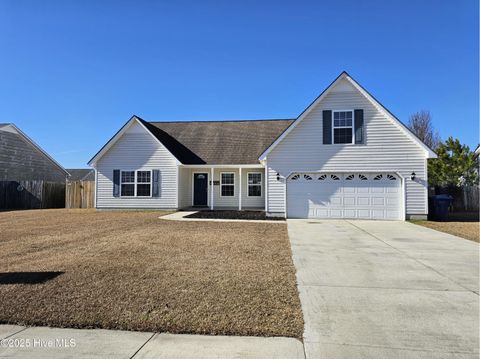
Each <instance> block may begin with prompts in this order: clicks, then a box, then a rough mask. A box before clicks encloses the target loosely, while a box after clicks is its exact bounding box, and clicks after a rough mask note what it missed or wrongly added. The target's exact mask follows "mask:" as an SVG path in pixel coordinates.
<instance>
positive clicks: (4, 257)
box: [0, 209, 303, 338]
mask: <svg viewBox="0 0 480 359" xmlns="http://www.w3.org/2000/svg"><path fill="white" fill-rule="evenodd" d="M161 214H162V213H159V212H95V211H94V210H64V209H62V210H36V211H17V212H1V213H0V228H1V230H0V248H1V261H0V298H1V300H0V323H17V324H25V325H48V326H56V327H76V328H112V329H125V330H141V331H158V332H171V333H198V334H226V335H259V336H289V337H297V338H301V335H302V332H303V319H302V313H301V309H300V302H299V298H298V293H297V289H296V284H295V269H294V266H293V263H292V259H291V252H290V247H289V243H288V237H287V228H286V225H285V224H272V223H221V222H177V221H167V220H162V219H159V218H158V217H159V215H161ZM23 272H27V273H23ZM28 272H61V274H58V273H54V274H53V275H51V276H50V277H48V276H47V275H46V274H45V278H44V279H45V281H44V282H41V279H42V278H39V274H35V273H33V274H32V273H28ZM57 274H58V275H57ZM40 276H42V275H40Z"/></svg>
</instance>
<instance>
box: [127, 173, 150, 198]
mask: <svg viewBox="0 0 480 359" xmlns="http://www.w3.org/2000/svg"><path fill="white" fill-rule="evenodd" d="M123 172H133V182H123V181H122V173H123ZM138 172H150V195H149V196H138V195H137V184H147V183H148V182H138ZM152 176H153V173H152V170H142V169H140V170H120V197H122V198H134V197H138V198H150V197H152V191H153V177H152ZM122 184H133V196H126V195H123V193H122Z"/></svg>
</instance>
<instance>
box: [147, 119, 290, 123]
mask: <svg viewBox="0 0 480 359" xmlns="http://www.w3.org/2000/svg"><path fill="white" fill-rule="evenodd" d="M294 120H295V119H294V118H268V119H255V120H186V121H181V120H179V121H147V122H148V123H202V122H206V123H212V122H218V123H223V122H262V121H294Z"/></svg>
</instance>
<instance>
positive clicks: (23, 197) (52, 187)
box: [0, 181, 65, 209]
mask: <svg viewBox="0 0 480 359" xmlns="http://www.w3.org/2000/svg"><path fill="white" fill-rule="evenodd" d="M64 207H65V183H60V182H46V181H0V209H38V208H64Z"/></svg>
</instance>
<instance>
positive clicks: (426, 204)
mask: <svg viewBox="0 0 480 359" xmlns="http://www.w3.org/2000/svg"><path fill="white" fill-rule="evenodd" d="M423 171H424V173H425V187H426V188H425V192H426V193H425V210H426V214H427V216H428V212H429V211H430V209H429V208H428V160H427V159H426V158H425V168H424V170H423Z"/></svg>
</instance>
